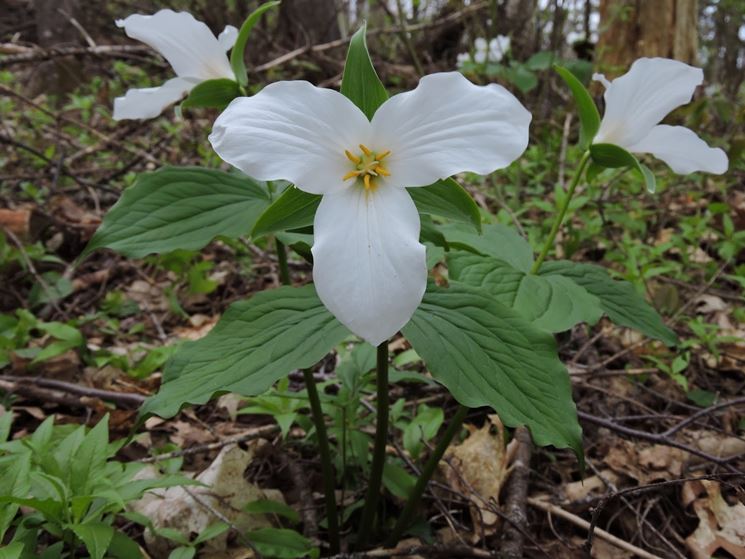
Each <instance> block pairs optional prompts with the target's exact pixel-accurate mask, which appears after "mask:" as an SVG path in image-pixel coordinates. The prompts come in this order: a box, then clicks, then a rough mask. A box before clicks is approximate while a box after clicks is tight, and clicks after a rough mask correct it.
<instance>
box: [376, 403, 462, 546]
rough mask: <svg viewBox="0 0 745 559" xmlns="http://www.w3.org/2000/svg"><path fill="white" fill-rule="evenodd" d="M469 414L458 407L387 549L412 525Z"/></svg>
mask: <svg viewBox="0 0 745 559" xmlns="http://www.w3.org/2000/svg"><path fill="white" fill-rule="evenodd" d="M467 414H468V408H467V407H466V406H459V407H458V411H457V412H455V415H454V416H453V419H451V420H450V424H449V425H448V427H447V429H446V430H445V433H443V435H442V438H440V440H439V442H438V443H437V446H436V447H435V449H434V451H433V452H432V454H431V455H430V457H429V459H428V460H427V462H426V464H424V468H423V469H422V471H421V473H420V474H419V477H418V478H417V480H416V484H415V485H414V488H413V489H412V490H411V493H410V494H409V498H408V499H407V500H406V505H404V510H402V511H401V514H400V516H399V517H398V520H397V521H396V525H395V526H394V527H393V532H391V535H390V536H389V537H388V539H387V540H386V543H385V545H386V547H393V546H395V545H396V543H397V542H398V540H399V539H401V536H402V535H403V533H404V530H406V529H407V528H408V527H409V526H410V525H411V521H412V519H413V518H414V513H415V512H416V510H417V507H418V506H419V501H420V500H421V498H422V495H423V494H424V490H425V489H426V488H427V484H428V483H429V480H430V479H432V476H433V475H434V473H435V470H436V469H437V465H438V464H439V463H440V460H441V459H442V456H443V455H444V454H445V451H446V450H447V449H448V447H449V446H450V443H451V442H452V440H453V438H454V437H455V435H457V434H458V432H459V431H460V428H461V425H463V420H464V419H465V418H466V415H467Z"/></svg>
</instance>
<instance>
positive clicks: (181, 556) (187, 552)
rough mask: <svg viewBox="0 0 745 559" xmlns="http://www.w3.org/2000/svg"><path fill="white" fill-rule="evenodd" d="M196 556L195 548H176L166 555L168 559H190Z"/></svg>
mask: <svg viewBox="0 0 745 559" xmlns="http://www.w3.org/2000/svg"><path fill="white" fill-rule="evenodd" d="M196 554H197V548H196V547H185V546H181V547H177V548H176V549H174V550H173V551H171V553H170V554H169V555H168V559H192V558H193V557H194V556H195V555H196Z"/></svg>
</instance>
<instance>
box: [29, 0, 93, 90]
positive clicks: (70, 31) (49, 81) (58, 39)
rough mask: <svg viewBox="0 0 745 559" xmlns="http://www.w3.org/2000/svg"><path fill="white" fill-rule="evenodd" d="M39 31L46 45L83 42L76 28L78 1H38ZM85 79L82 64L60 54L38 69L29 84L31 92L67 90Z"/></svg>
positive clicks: (43, 45)
mask: <svg viewBox="0 0 745 559" xmlns="http://www.w3.org/2000/svg"><path fill="white" fill-rule="evenodd" d="M34 8H35V20H36V34H37V37H38V42H39V46H41V47H44V48H50V47H62V46H73V45H77V44H80V42H81V39H82V35H81V33H80V31H78V30H77V29H75V26H74V25H73V24H72V23H71V19H72V18H75V16H76V11H77V9H78V0H35V1H34ZM81 81H82V70H81V65H80V64H79V63H78V62H77V61H76V60H75V57H72V56H60V57H57V58H54V59H52V60H47V61H46V62H42V63H40V64H39V65H38V67H37V68H35V71H34V73H33V75H32V76H31V80H30V82H29V84H28V90H29V94H30V95H31V96H36V95H38V94H39V93H56V94H60V93H66V92H68V91H72V90H73V89H75V87H77V86H78V84H79V83H80V82H81Z"/></svg>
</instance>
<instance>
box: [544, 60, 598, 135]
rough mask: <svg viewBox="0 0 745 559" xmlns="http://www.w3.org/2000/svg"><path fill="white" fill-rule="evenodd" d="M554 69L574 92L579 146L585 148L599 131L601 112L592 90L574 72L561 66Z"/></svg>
mask: <svg viewBox="0 0 745 559" xmlns="http://www.w3.org/2000/svg"><path fill="white" fill-rule="evenodd" d="M554 70H556V73H557V74H559V75H560V76H561V78H562V79H563V80H564V82H565V83H566V84H567V86H568V87H569V89H570V91H571V92H572V96H574V102H575V103H576V104H577V113H578V114H579V123H580V130H579V146H580V147H581V148H582V149H585V148H587V147H588V146H589V145H590V143H591V142H592V139H593V138H594V137H595V134H597V133H598V129H599V128H600V113H598V108H597V107H596V106H595V101H593V100H592V97H591V96H590V92H589V91H587V88H585V86H584V85H582V82H580V81H579V80H578V79H577V78H576V77H575V75H574V74H573V73H572V72H570V71H569V70H567V69H566V68H563V67H561V66H554Z"/></svg>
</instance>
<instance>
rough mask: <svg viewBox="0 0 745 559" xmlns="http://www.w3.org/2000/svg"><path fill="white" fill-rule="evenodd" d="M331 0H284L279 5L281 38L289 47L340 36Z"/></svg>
mask: <svg viewBox="0 0 745 559" xmlns="http://www.w3.org/2000/svg"><path fill="white" fill-rule="evenodd" d="M338 18H339V11H338V10H337V6H336V2H335V1H334V0H286V1H284V2H282V3H281V4H280V6H279V31H280V36H279V38H280V41H282V42H283V43H284V44H285V46H287V47H290V48H295V47H300V46H304V45H315V44H318V43H327V42H329V41H334V40H336V39H339V38H341V32H340V29H339V19H338Z"/></svg>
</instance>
